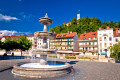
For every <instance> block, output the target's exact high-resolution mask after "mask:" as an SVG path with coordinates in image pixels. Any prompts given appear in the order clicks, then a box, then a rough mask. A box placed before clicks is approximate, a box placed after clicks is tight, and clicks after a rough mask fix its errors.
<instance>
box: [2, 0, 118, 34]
mask: <svg viewBox="0 0 120 80" xmlns="http://www.w3.org/2000/svg"><path fill="white" fill-rule="evenodd" d="M119 3H120V1H119V0H0V31H3V30H7V31H15V32H16V33H19V34H22V33H23V32H24V33H26V34H30V33H32V34H33V33H34V32H36V31H42V30H43V25H41V24H40V23H39V22H38V20H39V18H41V17H44V15H45V13H48V17H50V18H51V19H53V24H52V25H50V26H48V28H53V27H54V26H56V25H61V24H62V23H64V22H69V21H70V20H71V19H72V18H76V15H77V13H79V10H80V15H81V17H86V16H88V17H93V16H94V17H96V18H99V19H100V20H101V21H102V22H103V21H106V22H108V21H114V22H117V21H120V5H119Z"/></svg>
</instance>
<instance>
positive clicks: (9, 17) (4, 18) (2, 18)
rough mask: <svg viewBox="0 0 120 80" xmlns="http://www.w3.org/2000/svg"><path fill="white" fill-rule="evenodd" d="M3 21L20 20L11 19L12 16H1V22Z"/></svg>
mask: <svg viewBox="0 0 120 80" xmlns="http://www.w3.org/2000/svg"><path fill="white" fill-rule="evenodd" d="M3 20H5V21H10V20H19V19H18V18H16V17H11V16H7V15H3V14H0V21H3Z"/></svg>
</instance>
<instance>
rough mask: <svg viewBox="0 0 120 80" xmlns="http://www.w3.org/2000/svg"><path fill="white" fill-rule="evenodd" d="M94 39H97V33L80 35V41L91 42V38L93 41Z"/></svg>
mask: <svg viewBox="0 0 120 80" xmlns="http://www.w3.org/2000/svg"><path fill="white" fill-rule="evenodd" d="M94 37H97V32H88V33H86V32H85V33H83V34H81V35H80V37H79V40H83V39H84V38H85V40H89V38H91V40H93V38H94Z"/></svg>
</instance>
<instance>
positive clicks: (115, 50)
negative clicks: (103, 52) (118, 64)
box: [110, 42, 120, 59]
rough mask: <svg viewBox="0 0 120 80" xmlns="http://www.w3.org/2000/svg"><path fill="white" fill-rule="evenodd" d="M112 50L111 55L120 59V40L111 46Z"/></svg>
mask: <svg viewBox="0 0 120 80" xmlns="http://www.w3.org/2000/svg"><path fill="white" fill-rule="evenodd" d="M110 52H111V54H110V56H111V57H113V58H115V59H120V42H118V43H117V44H114V45H113V46H111V47H110Z"/></svg>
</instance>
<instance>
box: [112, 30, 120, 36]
mask: <svg viewBox="0 0 120 80" xmlns="http://www.w3.org/2000/svg"><path fill="white" fill-rule="evenodd" d="M118 29H119V28H115V31H113V35H114V36H115V37H118V36H120V33H119V32H118Z"/></svg>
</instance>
